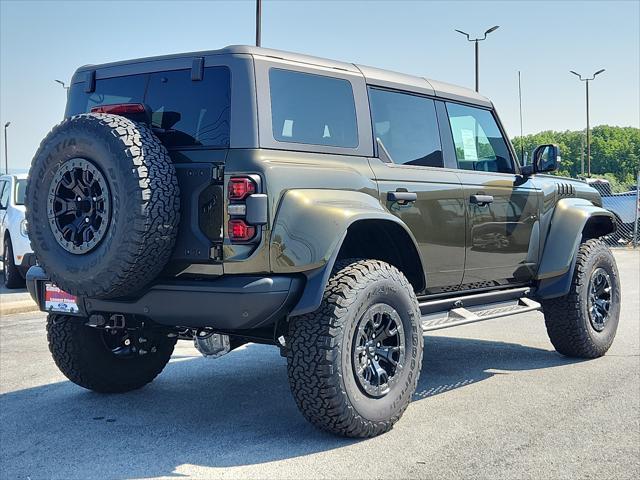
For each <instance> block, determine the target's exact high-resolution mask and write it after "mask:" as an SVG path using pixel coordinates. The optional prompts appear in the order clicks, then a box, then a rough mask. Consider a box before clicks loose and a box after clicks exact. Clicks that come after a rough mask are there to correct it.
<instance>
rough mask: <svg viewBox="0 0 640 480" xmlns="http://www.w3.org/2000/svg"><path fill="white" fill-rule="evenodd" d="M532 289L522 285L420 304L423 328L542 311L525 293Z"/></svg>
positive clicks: (427, 330)
mask: <svg viewBox="0 0 640 480" xmlns="http://www.w3.org/2000/svg"><path fill="white" fill-rule="evenodd" d="M529 292H530V289H528V288H519V289H512V290H501V291H498V292H488V293H481V294H477V295H469V296H466V297H458V298H450V299H445V300H435V301H432V302H424V303H421V304H420V310H421V312H422V318H421V322H422V329H423V330H424V331H425V332H429V331H432V330H440V329H442V328H449V327H456V326H458V325H465V324H467V323H474V322H481V321H483V320H491V319H493V318H500V317H507V316H509V315H516V314H518V313H525V312H532V311H535V310H540V308H541V305H540V304H539V303H538V302H536V301H534V300H532V299H530V298H528V297H527V296H526V295H527V294H529ZM443 307H444V308H443Z"/></svg>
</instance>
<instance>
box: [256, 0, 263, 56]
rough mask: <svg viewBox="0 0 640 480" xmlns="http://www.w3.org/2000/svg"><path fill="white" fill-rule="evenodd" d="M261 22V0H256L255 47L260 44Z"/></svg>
mask: <svg viewBox="0 0 640 480" xmlns="http://www.w3.org/2000/svg"><path fill="white" fill-rule="evenodd" d="M261 24H262V0H256V47H259V46H260V43H262V42H261V38H260V37H261V26H262V25H261Z"/></svg>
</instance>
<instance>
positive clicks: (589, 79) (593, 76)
mask: <svg viewBox="0 0 640 480" xmlns="http://www.w3.org/2000/svg"><path fill="white" fill-rule="evenodd" d="M569 72H570V73H573V74H574V75H575V76H576V77H578V78H579V79H580V81H581V82H584V83H585V87H586V88H585V94H586V98H587V177H588V178H591V130H590V128H589V82H590V81H592V80H593V79H594V78H596V76H598V75H600V74H601V73H602V72H604V68H603V69H601V70H598V71H597V72H596V73H594V74H593V75H592V76H591V78H583V77H582V75H580V74H579V73H576V72H574V71H573V70H569Z"/></svg>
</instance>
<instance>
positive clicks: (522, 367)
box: [0, 251, 640, 480]
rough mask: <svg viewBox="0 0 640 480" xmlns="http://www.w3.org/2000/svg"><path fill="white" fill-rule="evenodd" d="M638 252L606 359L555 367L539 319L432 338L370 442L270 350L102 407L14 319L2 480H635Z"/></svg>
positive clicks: (167, 380)
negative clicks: (313, 422)
mask: <svg viewBox="0 0 640 480" xmlns="http://www.w3.org/2000/svg"><path fill="white" fill-rule="evenodd" d="M639 254H640V252H637V251H636V252H632V251H618V252H616V254H615V255H616V258H617V261H618V265H619V268H620V272H621V277H622V285H623V304H622V316H621V320H620V326H619V329H618V335H617V337H616V341H615V342H614V344H613V346H612V348H611V350H610V351H609V353H608V354H607V355H606V356H605V357H603V358H600V359H597V360H591V361H580V360H575V359H568V358H564V357H562V356H560V355H558V354H557V353H555V352H554V351H553V349H552V346H551V344H550V343H549V341H548V339H547V336H546V333H545V329H544V323H543V319H542V315H541V314H540V313H531V314H524V315H520V316H519V317H514V318H507V319H500V320H493V321H489V322H485V323H478V324H474V325H468V326H463V327H458V328H455V329H450V330H443V331H441V332H439V333H438V334H430V335H428V336H426V337H425V356H424V363H423V368H422V376H421V378H420V382H419V384H418V391H417V393H416V395H415V398H414V401H413V402H412V404H411V405H410V406H409V408H408V409H407V411H406V413H405V415H404V417H403V418H402V420H401V421H400V422H399V423H398V424H397V425H396V426H395V428H394V429H393V430H392V431H391V432H389V433H387V434H385V435H383V436H380V437H377V438H374V439H370V440H360V441H359V440H348V439H343V438H337V437H334V436H331V435H328V434H324V433H321V432H319V431H317V430H315V429H314V428H313V427H311V426H310V425H309V424H307V423H306V421H305V420H304V419H303V418H302V416H301V415H300V414H299V413H298V411H297V409H296V406H295V404H294V402H293V400H292V398H291V396H290V394H289V389H288V385H287V378H286V362H285V360H284V359H283V358H281V357H280V356H279V354H278V351H277V350H276V349H275V348H273V347H268V346H262V345H248V346H246V347H244V348H241V349H239V350H237V351H234V352H232V353H231V354H229V355H227V356H226V357H223V358H221V359H218V360H207V359H204V358H201V357H199V355H198V354H197V352H196V351H195V350H194V349H193V348H192V346H190V345H189V344H188V343H187V342H180V343H179V346H178V348H177V349H176V352H175V354H174V357H173V359H172V361H171V363H170V364H169V365H168V366H167V368H166V370H165V372H163V374H162V375H160V377H158V379H156V381H154V382H153V383H152V384H151V385H149V386H148V387H146V388H143V389H141V390H139V391H137V392H132V393H129V394H124V395H98V394H95V393H92V392H88V391H86V390H83V389H82V388H80V387H77V386H75V385H74V384H72V383H70V382H68V381H66V380H65V378H64V377H63V376H62V374H60V373H59V371H58V370H57V369H56V367H55V365H54V363H53V361H52V360H51V357H50V356H49V352H48V350H47V345H46V338H45V332H44V315H43V314H40V313H37V314H20V315H12V316H3V317H2V320H1V323H0V462H1V464H0V477H2V478H7V479H9V478H10V479H27V478H30V479H33V480H35V479H39V478H64V479H74V478H78V479H87V478H114V479H124V478H148V477H176V476H178V477H182V476H187V477H188V476H192V477H195V478H296V479H297V478H345V477H349V478H380V477H384V478H442V477H466V478H519V479H520V478H535V479H539V478H553V479H557V478H608V479H609V478H639V476H640V357H639V354H640V330H639V327H638V324H639V309H640V305H639V301H638V298H639V293H640V288H639V285H638V283H639V279H638V276H639V271H640V270H639V268H640V255H639Z"/></svg>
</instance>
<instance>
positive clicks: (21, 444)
mask: <svg viewBox="0 0 640 480" xmlns="http://www.w3.org/2000/svg"><path fill="white" fill-rule="evenodd" d="M571 362H572V360H569V359H565V358H563V357H561V356H560V355H558V354H556V353H555V352H553V351H549V350H542V349H537V348H532V347H529V346H524V345H517V344H510V343H502V342H492V341H485V340H469V339H458V338H451V337H428V339H427V342H426V348H425V356H424V362H423V369H422V376H421V379H420V381H419V384H418V389H417V392H416V394H415V397H414V401H420V400H421V399H423V398H426V397H429V396H433V395H437V394H441V393H444V392H447V391H450V390H453V389H456V388H461V387H464V386H465V385H469V384H471V383H477V382H479V381H482V380H484V379H487V378H489V377H491V376H492V375H493V374H494V372H493V371H494V370H508V371H520V370H532V369H544V368H551V367H556V366H562V365H565V364H568V363H571ZM0 441H1V445H2V448H1V449H0V459H1V462H0V464H1V465H2V470H3V473H4V475H3V476H6V478H26V477H27V476H29V477H31V478H42V477H55V478H96V477H98V478H104V477H108V478H116V479H121V478H122V479H124V478H132V477H133V478H139V477H151V476H180V475H179V474H176V473H173V472H174V471H175V469H176V467H178V466H180V465H183V464H190V465H198V466H206V467H216V468H224V467H231V466H241V465H248V464H260V463H265V462H271V461H276V460H280V459H287V458H295V457H300V456H305V455H309V454H313V453H316V452H322V451H328V450H332V449H336V448H341V447H344V446H347V445H350V444H352V443H355V442H357V440H353V439H344V438H339V437H336V436H333V435H329V434H326V433H323V432H320V431H318V430H316V429H315V428H314V427H312V426H311V425H309V424H308V423H307V422H306V421H305V420H304V418H303V417H302V415H300V413H299V412H298V410H297V408H296V405H295V403H294V401H293V399H292V397H291V395H290V393H289V386H288V383H287V377H286V361H285V360H284V359H283V358H281V357H280V356H279V354H278V351H277V350H276V349H275V348H273V347H268V346H263V345H248V346H246V347H245V348H242V349H239V350H237V351H234V352H232V353H231V354H229V355H227V356H226V357H223V358H221V359H218V360H207V359H204V358H199V357H198V358H196V357H188V356H185V355H180V356H176V357H174V358H173V359H172V361H171V363H170V364H169V365H168V366H167V368H166V370H165V371H164V372H163V374H162V375H161V376H160V377H158V378H157V379H156V380H155V381H154V382H153V383H152V384H151V385H149V386H147V387H146V388H143V389H141V390H139V391H136V392H131V393H128V394H124V395H99V394H95V393H92V392H88V391H86V390H83V389H82V388H80V387H77V386H75V385H74V384H72V383H70V382H59V383H53V384H49V385H42V386H38V387H34V388H30V389H25V390H19V391H15V392H10V393H6V394H4V395H0Z"/></svg>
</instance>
